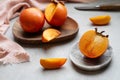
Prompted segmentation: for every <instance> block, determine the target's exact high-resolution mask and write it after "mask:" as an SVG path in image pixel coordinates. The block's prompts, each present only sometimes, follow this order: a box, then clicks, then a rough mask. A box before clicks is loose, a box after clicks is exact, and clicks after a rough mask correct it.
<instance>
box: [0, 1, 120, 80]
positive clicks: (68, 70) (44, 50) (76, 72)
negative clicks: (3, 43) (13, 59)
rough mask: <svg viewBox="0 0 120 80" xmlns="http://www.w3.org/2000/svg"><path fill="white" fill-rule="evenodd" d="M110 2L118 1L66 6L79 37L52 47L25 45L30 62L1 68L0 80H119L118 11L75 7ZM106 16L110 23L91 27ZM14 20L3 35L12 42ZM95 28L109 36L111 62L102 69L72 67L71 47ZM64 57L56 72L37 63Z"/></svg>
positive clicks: (119, 17) (119, 39)
mask: <svg viewBox="0 0 120 80" xmlns="http://www.w3.org/2000/svg"><path fill="white" fill-rule="evenodd" d="M109 2H120V1H119V0H111V1H110V0H104V1H103V0H99V1H97V2H94V3H90V4H82V3H66V6H67V8H68V16H69V17H71V18H73V19H74V20H75V21H76V22H77V23H78V25H79V32H78V35H77V36H76V37H75V38H74V39H73V40H71V41H68V42H64V43H55V44H51V45H41V44H40V46H25V45H21V46H23V47H24V49H25V50H26V51H27V52H28V53H29V54H30V56H31V61H30V62H27V63H21V64H12V65H4V66H3V65H0V80H119V79H120V42H119V41H120V36H119V34H120V12H119V11H117V12H115V11H77V10H75V9H74V6H82V5H96V4H102V3H109ZM103 14H109V15H110V16H111V22H110V24H109V25H105V26H102V27H101V26H93V25H91V22H90V20H89V18H90V17H92V16H96V15H103ZM15 21H16V19H14V20H12V21H11V23H10V28H9V30H8V31H7V33H6V36H7V37H8V38H9V39H11V40H13V41H15V40H14V37H13V34H12V26H13V24H14V22H15ZM95 27H98V29H99V30H100V31H101V30H105V31H106V33H107V34H109V40H110V45H111V47H112V48H113V54H112V62H111V63H110V64H109V65H108V66H107V67H106V68H105V69H102V70H98V71H94V72H93V71H89V72H87V71H83V70H81V69H79V68H78V67H76V66H75V65H73V63H72V62H71V60H70V58H69V54H70V51H71V48H72V46H73V45H74V44H75V43H76V42H77V41H78V40H79V39H80V37H81V35H82V34H83V33H84V32H85V31H87V30H89V29H94V28H95ZM42 57H44V58H47V57H67V58H68V60H67V62H66V63H65V65H64V66H63V67H62V68H60V69H56V70H44V69H43V68H42V67H41V65H40V64H39V59H40V58H42Z"/></svg>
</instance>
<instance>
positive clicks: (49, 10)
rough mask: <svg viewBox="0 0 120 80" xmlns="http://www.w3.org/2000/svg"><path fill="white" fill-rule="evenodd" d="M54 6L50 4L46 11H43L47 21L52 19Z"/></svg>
mask: <svg viewBox="0 0 120 80" xmlns="http://www.w3.org/2000/svg"><path fill="white" fill-rule="evenodd" d="M56 6H57V5H56V4H54V3H50V4H49V5H48V6H47V7H46V9H45V16H46V18H47V20H48V21H51V19H52V17H53V16H54V14H55V10H56Z"/></svg>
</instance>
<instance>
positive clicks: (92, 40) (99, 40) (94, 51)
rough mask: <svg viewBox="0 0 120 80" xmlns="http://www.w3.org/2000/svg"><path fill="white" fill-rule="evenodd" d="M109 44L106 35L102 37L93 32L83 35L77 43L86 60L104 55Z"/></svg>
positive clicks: (100, 34)
mask: <svg viewBox="0 0 120 80" xmlns="http://www.w3.org/2000/svg"><path fill="white" fill-rule="evenodd" d="M108 44H109V40H108V35H107V36H104V35H102V32H101V33H99V32H97V31H95V30H89V31H87V32H85V33H84V34H83V36H82V37H81V39H80V41H79V49H80V51H81V53H82V54H83V55H85V56H86V57H88V58H97V57H100V56H101V55H103V54H104V52H105V51H106V50H107V48H108Z"/></svg>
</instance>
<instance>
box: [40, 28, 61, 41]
mask: <svg viewBox="0 0 120 80" xmlns="http://www.w3.org/2000/svg"><path fill="white" fill-rule="evenodd" d="M60 35H61V32H60V31H59V30H57V29H54V28H48V29H46V30H44V31H43V34H42V42H44V43H46V42H50V41H51V40H53V39H55V38H57V37H58V36H60Z"/></svg>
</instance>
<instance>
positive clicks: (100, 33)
mask: <svg viewBox="0 0 120 80" xmlns="http://www.w3.org/2000/svg"><path fill="white" fill-rule="evenodd" d="M95 32H96V34H97V35H100V36H102V37H107V38H108V37H109V35H103V34H102V33H104V32H105V31H101V32H98V29H97V28H95Z"/></svg>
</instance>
